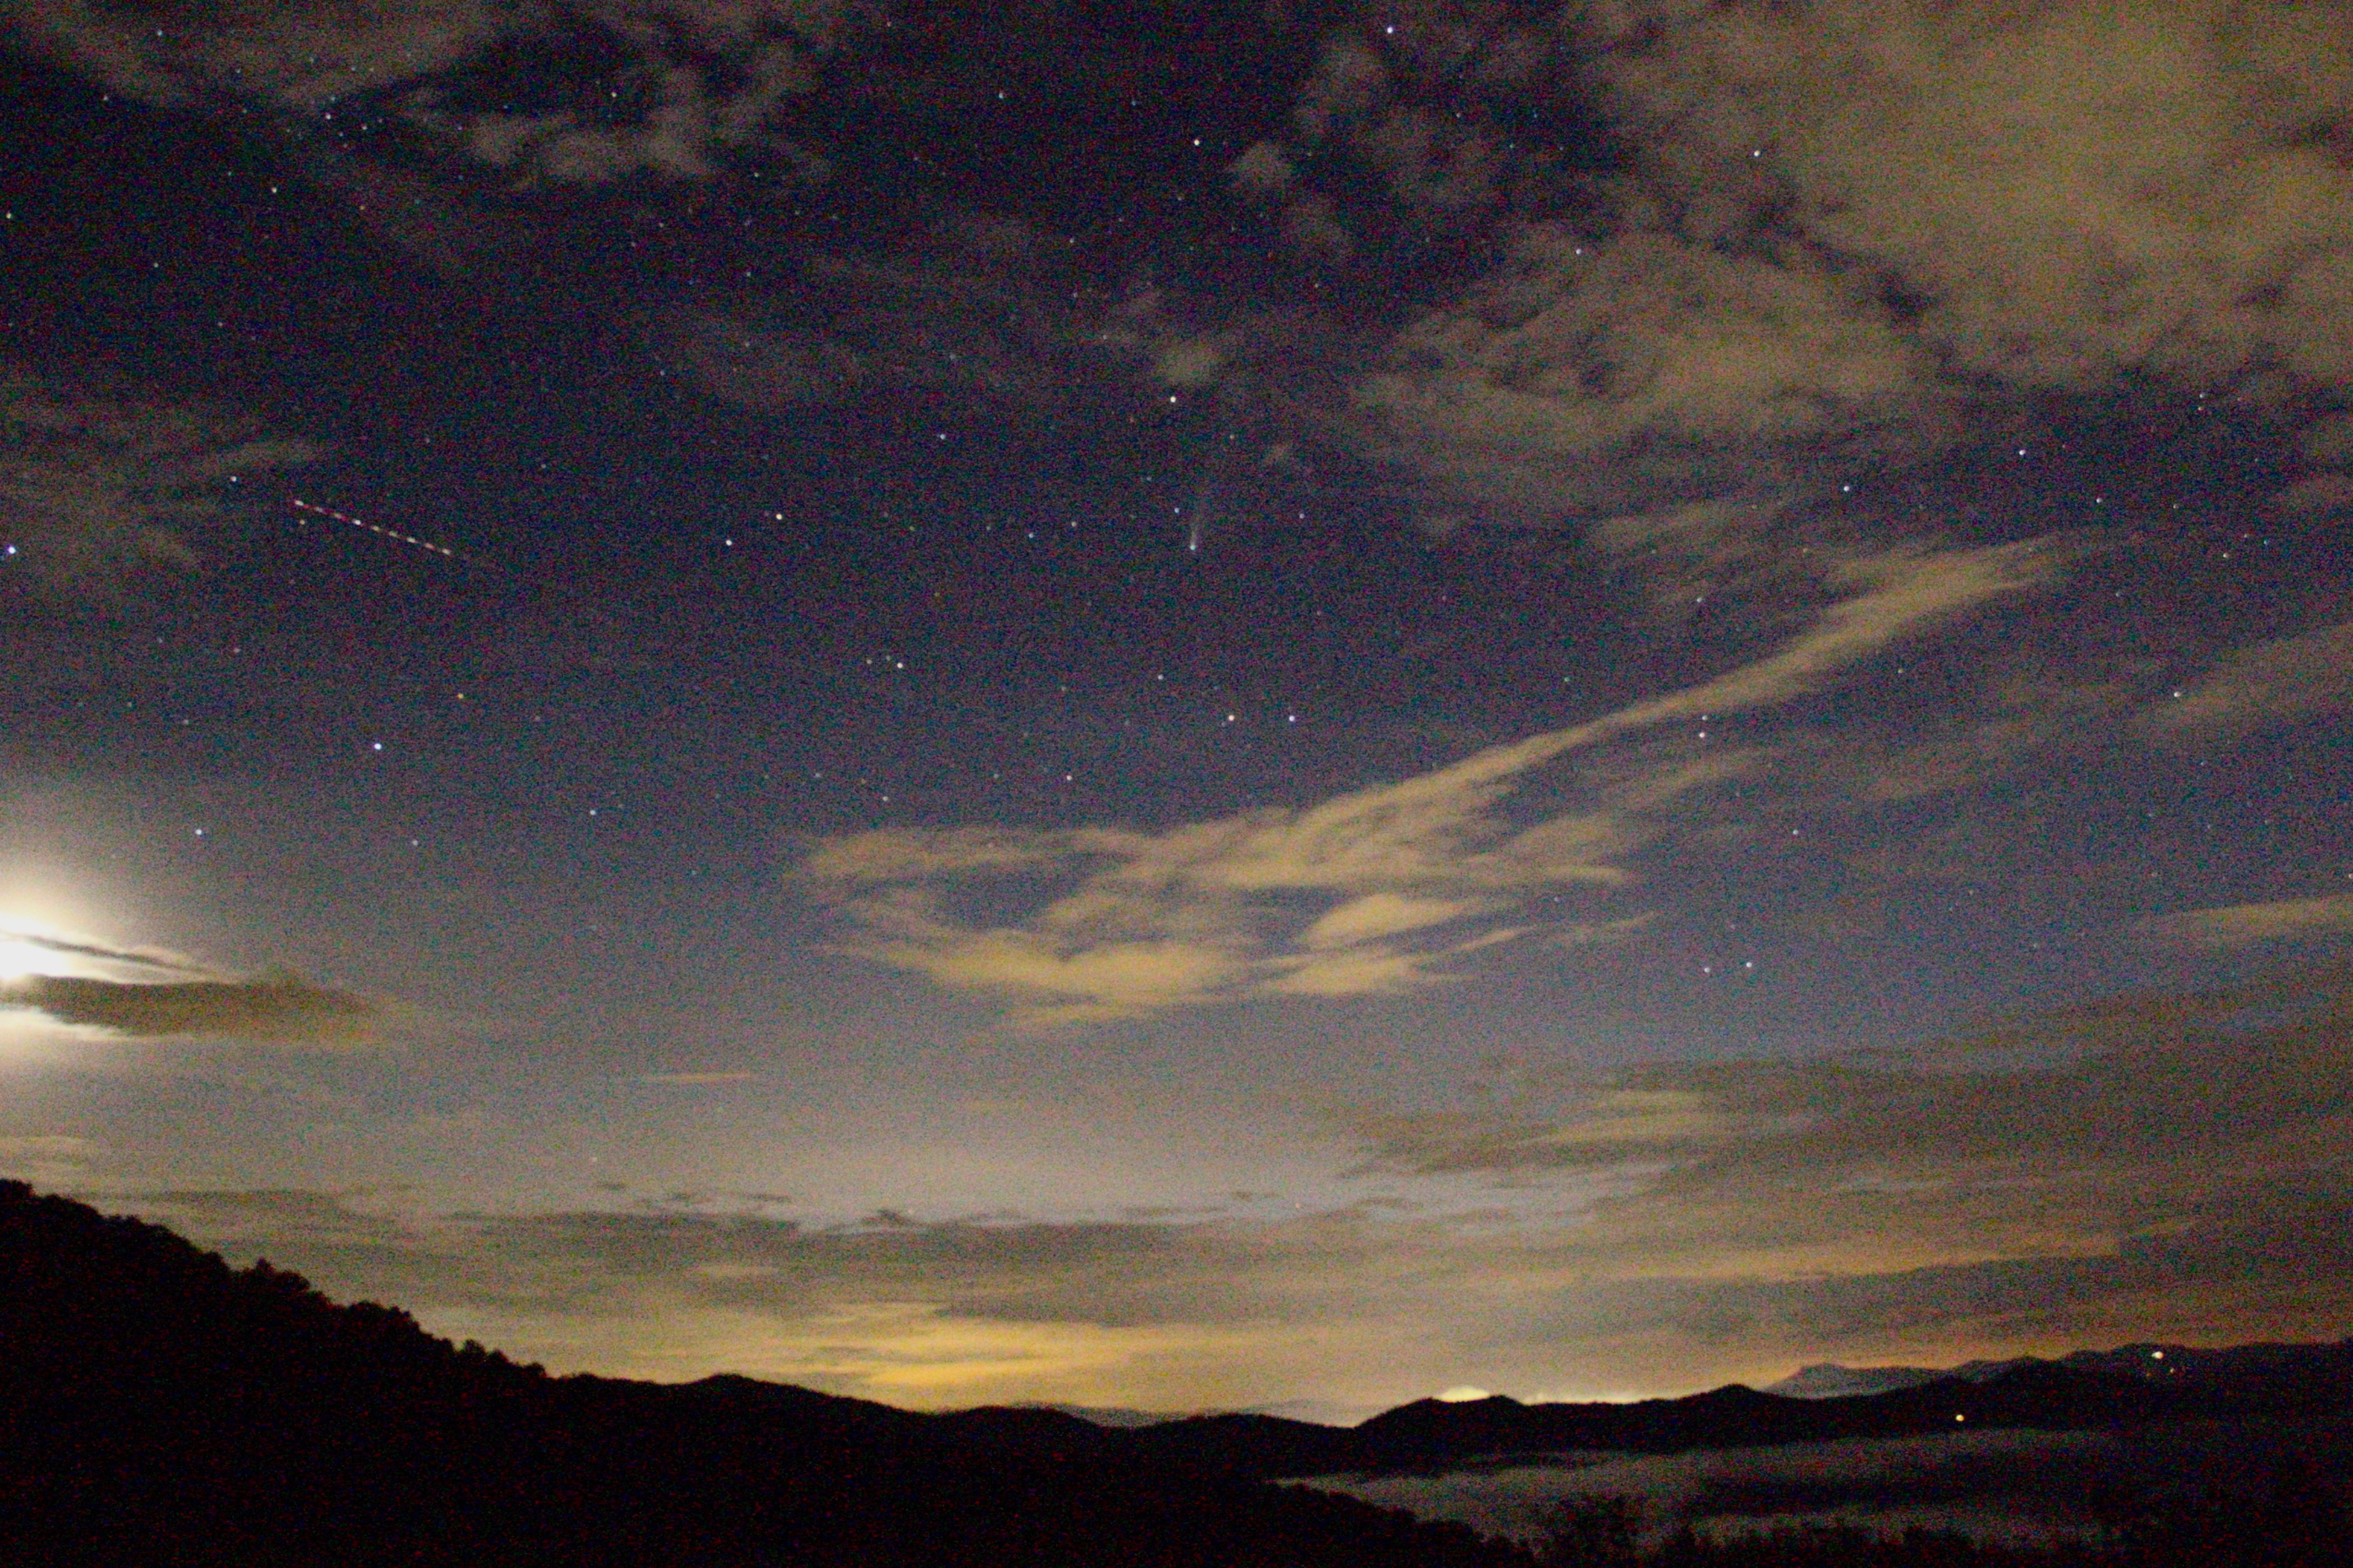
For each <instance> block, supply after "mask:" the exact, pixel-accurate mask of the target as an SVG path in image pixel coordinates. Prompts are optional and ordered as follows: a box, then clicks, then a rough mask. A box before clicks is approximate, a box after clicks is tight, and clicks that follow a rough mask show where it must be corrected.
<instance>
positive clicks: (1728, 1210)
mask: <svg viewBox="0 0 2353 1568" xmlns="http://www.w3.org/2000/svg"><path fill="white" fill-rule="evenodd" d="M2348 1019H2353V980H2348V976H2347V975H2346V974H2345V973H2341V972H2340V973H2326V974H2321V975H2318V976H2311V977H2305V978H2295V977H2290V978H2287V979H2283V980H2279V981H2274V982H2267V983H2263V984H2249V985H2246V986H2243V987H2241V988H2238V989H2235V990H2232V991H2226V992H2215V993H2211V994H2189V995H2184V994H2163V993H2156V994H2143V995H2128V996H2125V997H2121V998H2117V999H2115V1000H2113V1001H2110V1002H2108V1003H2105V1004H2103V1005H2097V1006H2088V1007H2083V1008H2075V1009H2062V1010H2058V1011H2054V1012H2051V1013H2046V1014H2042V1015H2039V1016H2029V1017H2025V1018H2020V1019H2015V1020H2010V1021H2004V1022H2000V1023H1996V1024H1993V1025H1990V1026H1987V1027H1985V1028H1984V1029H1982V1030H1980V1031H1978V1032H1976V1033H1974V1034H1971V1035H1967V1036H1963V1037H1958V1038H1957V1039H1955V1040H1951V1041H1948V1042H1945V1043H1943V1044H1941V1045H1938V1046H1935V1047H1924V1048H1922V1049H1920V1050H1917V1051H1912V1052H1871V1053H1861V1054H1856V1055H1852V1056H1845V1057H1832V1058H1815V1059H1808V1060H1787V1061H1781V1060H1757V1061H1746V1062H1742V1061H1732V1062H1718V1063H1709V1064H1656V1065H1651V1066H1647V1067H1643V1068H1636V1069H1633V1070H1631V1071H1629V1072H1626V1073H1624V1074H1621V1075H1618V1076H1616V1077H1615V1078H1614V1079H1609V1080H1605V1081H1603V1082H1601V1083H1599V1084H1587V1085H1582V1086H1564V1087H1563V1089H1562V1090H1561V1093H1562V1095H1563V1103H1561V1104H1559V1105H1558V1106H1557V1107H1556V1108H1554V1109H1551V1110H1549V1111H1547V1110H1545V1109H1544V1108H1541V1107H1539V1106H1537V1105H1535V1104H1525V1105H1521V1106H1517V1107H1514V1108H1510V1109H1508V1110H1495V1111H1493V1112H1484V1113H1481V1114H1476V1115H1451V1116H1432V1115H1428V1114H1414V1115H1404V1114H1397V1115H1383V1116H1373V1117H1368V1118H1366V1119H1365V1120H1363V1121H1361V1122H1360V1124H1359V1125H1360V1128H1361V1131H1362V1132H1363V1135H1364V1136H1365V1137H1366V1140H1367V1148H1368V1159H1369V1162H1370V1166H1371V1168H1373V1169H1377V1170H1389V1171H1406V1172H1417V1173H1426V1174H1431V1175H1440V1174H1460V1173H1466V1172H1473V1171H1489V1172H1493V1173H1497V1174H1499V1175H1508V1176H1511V1177H1513V1178H1514V1179H1518V1180H1525V1181H1543V1180H1546V1179H1549V1178H1550V1177H1551V1176H1553V1175H1555V1174H1564V1175H1567V1174H1576V1175H1583V1176H1590V1175H1594V1174H1604V1175H1610V1176H1613V1177H1614V1178H1615V1179H1616V1180H1617V1182H1618V1183H1619V1185H1618V1187H1617V1188H1616V1190H1615V1191H1613V1192H1610V1193H1608V1194H1605V1195H1603V1196H1602V1197H1600V1198H1599V1199H1598V1200H1597V1201H1596V1203H1595V1205H1594V1206H1593V1209H1592V1211H1591V1214H1590V1216H1589V1218H1588V1221H1587V1222H1586V1223H1585V1224H1584V1225H1583V1226H1580V1227H1579V1228H1578V1229H1577V1231H1576V1232H1575V1233H1572V1234H1569V1235H1565V1236H1564V1237H1561V1238H1560V1239H1559V1241H1558V1243H1557V1246H1556V1252H1555V1258H1556V1262H1557V1263H1558V1265H1559V1266H1560V1267H1561V1268H1564V1269H1574V1270H1576V1271H1577V1272H1579V1273H1581V1274H1583V1275H1584V1276H1585V1277H1586V1278H1588V1279H1618V1280H1620V1281H1626V1282H1630V1283H1628V1284H1627V1285H1626V1290H1630V1291H1632V1292H1633V1293H1634V1294H1635V1295H1637V1296H1643V1297H1644V1298H1645V1299H1648V1298H1649V1297H1651V1296H1656V1297H1657V1299H1658V1300H1659V1301H1660V1302H1662V1303H1663V1304H1662V1305H1661V1306H1660V1307H1659V1310H1660V1311H1661V1312H1662V1313H1664V1314H1665V1317H1666V1319H1668V1320H1676V1315H1677V1313H1678V1312H1679V1311H1680V1310H1681V1309H1679V1308H1676V1307H1675V1306H1674V1302H1675V1300H1679V1299H1681V1298H1683V1297H1684V1296H1691V1297H1693V1299H1694V1300H1696V1299H1698V1298H1699V1297H1704V1296H1707V1295H1709V1294H1710V1292H1713V1291H1717V1290H1719V1289H1720V1290H1722V1291H1725V1292H1729V1293H1730V1294H1731V1295H1733V1296H1735V1297H1738V1298H1740V1299H1741V1300H1747V1299H1749V1298H1750V1297H1751V1296H1754V1295H1755V1294H1756V1293H1757V1292H1759V1291H1764V1292H1767V1293H1768V1294H1773V1293H1775V1292H1778V1294H1773V1300H1776V1301H1778V1302H1780V1303H1781V1307H1780V1308H1778V1309H1777V1310H1787V1311H1797V1310H1800V1308H1803V1309H1804V1310H1821V1311H1829V1310H1831V1309H1830V1308H1829V1307H1828V1306H1827V1305H1824V1304H1825V1303H1829V1302H1831V1301H1833V1300H1837V1299H1839V1295H1838V1291H1837V1290H1833V1289H1831V1284H1830V1283H1829V1282H1831V1281H1837V1280H1841V1279H1843V1280H1850V1281H1853V1282H1854V1283H1852V1285H1851V1286H1850V1287H1841V1288H1840V1289H1847V1290H1849V1291H1850V1294H1851V1297H1852V1300H1856V1301H1862V1300H1864V1298H1865V1297H1866V1296H1868V1295H1869V1293H1870V1292H1872V1291H1878V1292H1881V1293H1883V1294H1885V1293H1888V1292H1894V1296H1896V1297H1903V1298H1905V1299H1906V1300H1909V1301H1910V1305H1909V1306H1908V1307H1906V1308H1905V1311H1907V1312H1916V1313H1919V1314H1924V1315H1926V1316H1929V1317H1935V1316H1937V1315H1940V1314H1941V1315H1942V1317H1943V1318H1944V1319H1946V1320H1947V1321H1951V1320H1956V1319H1961V1318H1967V1317H1968V1316H1969V1315H1970V1314H1971V1313H1973V1312H1977V1311H1978V1310H1981V1309H1982V1307H1983V1304H1984V1300H1985V1297H1984V1288H1985V1279H1984V1278H1983V1277H1982V1271H1984V1270H1988V1269H2008V1270H2010V1271H2012V1272H2013V1273H2016V1274H2018V1275H2019V1277H2020V1278H2021V1279H2029V1278H2031V1279H2046V1277H2049V1278H2060V1277H2063V1278H2064V1279H2068V1280H2071V1281H2073V1283H2072V1284H2071V1285H2070V1286H2069V1290H2070V1291H2071V1292H2073V1296H2074V1298H2075V1299H2076V1304H2078V1305H2081V1304H2083V1303H2084V1302H2086V1301H2091V1300H2094V1299H2105V1298H2112V1297H2114V1296H2116V1295H2117V1294H2119V1293H2121V1292H2122V1291H2123V1290H2124V1289H2126V1284H2127V1283H2129V1284H2130V1286H2131V1288H2132V1289H2152V1290H2155V1289H2161V1288H2163V1287H2165V1286H2167V1285H2168V1283H2169V1284H2172V1285H2177V1286H2179V1288H2180V1289H2183V1290H2185V1291H2192V1290H2197V1289H2204V1282H2207V1281H2211V1280H2212V1279H2215V1278H2216V1277H2217V1276H2216V1273H2215V1271H2216V1270H2217V1269H2224V1271H2225V1272H2226V1273H2234V1275H2235V1276H2236V1277H2242V1278H2241V1283H2242V1284H2248V1286H2249V1288H2250V1289H2253V1284H2252V1283H2251V1282H2253V1281H2256V1280H2258V1279H2260V1280H2261V1281H2263V1282H2264V1288H2265V1289H2268V1288H2269V1287H2270V1286H2271V1285H2274V1284H2277V1283H2278V1282H2279V1281H2281V1280H2284V1279H2287V1278H2288V1277H2289V1276H2291V1275H2293V1276H2295V1277H2296V1278H2298V1279H2305V1278H2307V1277H2310V1276H2312V1275H2313V1274H2314V1271H2315V1270H2317V1271H2318V1273H2319V1274H2320V1275H2322V1276H2326V1277H2327V1279H2329V1280H2330V1281H2332V1283H2331V1284H2330V1285H2329V1289H2333V1290H2336V1291H2337V1292H2338V1294H2339V1295H2340V1296H2341V1297H2344V1298H2346V1299H2348V1300H2353V1273H2344V1274H2343V1275H2342V1277H2341V1278H2340V1277H2339V1274H2338V1273H2337V1272H2334V1271H2335V1270H2336V1269H2337V1265H2336V1264H2334V1263H2330V1262H2328V1261H2327V1260H2326V1259H2325V1258H2322V1256H2321V1254H2320V1253H2319V1252H2317V1251H2316V1250H2314V1249H2313V1248H2311V1247H2303V1248H2301V1249H2299V1248H2298V1247H2284V1248H2283V1250H2282V1254H2281V1256H2280V1257H2279V1258H2277V1259H2276V1260H2274V1266H2273V1267H2270V1268H2263V1267H2258V1265H2257V1263H2256V1262H2255V1261H2253V1260H2257V1259H2259V1258H2260V1255H2261V1250H2262V1247H2261V1244H2260V1243H2259V1242H2258V1241H2255V1240H2251V1239H2250V1238H2255V1237H2262V1236H2266V1235H2271V1234H2274V1233H2285V1232H2287V1231H2290V1230H2293V1229H2295V1227H2296V1226H2300V1225H2302V1224H2304V1223H2306V1217H2305V1216H2306V1215H2319V1214H2321V1213H2323V1212H2324V1211H2327V1212H2334V1211H2335V1210H2337V1209H2353V1183H2348V1180H2347V1177H2346V1173H2345V1172H2344V1171H2343V1169H2342V1162H2341V1160H2340V1159H2339V1158H2338V1154H2339V1152H2340V1150H2341V1141H2342V1137H2343V1130H2344V1128H2345V1127H2346V1126H2347V1125H2348V1119H2353V1034H2348V1028H2347V1025H2348ZM2160 1258H2169V1259H2171V1261H2170V1262H2163V1261H2160ZM2225 1258H2228V1259H2231V1260H2232V1261H2230V1262H2229V1263H2228V1268H2227V1269H2225V1268H2224V1259H2225ZM1972 1270H1977V1271H1979V1272H1978V1274H1976V1275H1973V1274H1972V1273H1971V1272H1970V1271H1972ZM1873 1281H1876V1282H1877V1283H1872V1282H1873ZM1972 1281H1974V1283H1972ZM1711 1282H1712V1283H1711ZM1973 1290H1974V1291H1975V1292H1976V1294H1974V1295H1973V1294H1972V1293H1971V1292H1972V1291H1973ZM1809 1293H1811V1295H1810V1294H1809ZM1624 1294H1625V1293H1624V1292H1623V1291H1621V1292H1620V1297H1624ZM1627 1299H1630V1298H1627ZM1808 1300H1816V1305H1815V1306H1814V1307H1806V1306H1805V1303H1806V1302H1807V1301H1808ZM2034 1300H2035V1298H2034V1297H2033V1295H2032V1291H2031V1289H2030V1288H2029V1287H2027V1286H2025V1285H2021V1287H2020V1289H2019V1292H2018V1293H2017V1296H2016V1300H2015V1303H2014V1310H2016V1311H2018V1312H2019V1313H2021V1314H2022V1313H2024V1312H2026V1311H2027V1310H2028V1309H2029V1308H2030V1307H2031V1306H2032V1305H2033V1302H2034ZM1973 1302H1974V1303H1976V1304H1975V1305H1972V1303H1973ZM2062 1304H2063V1299H2062V1297H2059V1296H2052V1297H2049V1298H2047V1299H2046V1300H2045V1301H2044V1305H2046V1306H2047V1307H2049V1309H2050V1310H2052V1312H2054V1313H2055V1312H2057V1311H2058V1310H2059V1309H2060V1307H2061V1305H2062ZM2286 1304H2287V1303H2286V1302H2285V1300H2284V1297H2283V1298H2281V1299H2279V1300H2274V1302H2273V1306H2274V1309H2278V1308H2283V1307H2284V1306H2285V1305H2286ZM2087 1310H2088V1309H2087ZM1856 1311H1857V1312H1858V1314H1860V1315H1861V1316H1862V1317H1869V1316H1871V1315H1872V1314H1873V1312H1877V1313H1878V1314H1879V1316H1880V1317H1881V1318H1882V1319H1883V1320H1885V1319H1893V1318H1900V1317H1901V1316H1902V1315H1901V1314H1899V1313H1896V1312H1895V1310H1894V1299H1893V1298H1891V1299H1890V1300H1888V1301H1887V1302H1883V1304H1882V1307H1879V1308H1866V1307H1862V1306H1858V1307H1857V1308H1856ZM1677 1321H1680V1320H1677ZM1817 1326H1819V1327H1821V1328H1822V1329H1823V1330H1824V1331H1829V1330H1830V1328H1831V1327H1832V1326H1833V1325H1831V1324H1829V1323H1828V1322H1827V1321H1823V1322H1821V1323H1820V1324H1818V1325H1817ZM1839 1331H1840V1332H1841V1333H1848V1332H1853V1331H1856V1329H1855V1325H1853V1324H1849V1325H1846V1326H1845V1327H1843V1328H1841V1329H1840V1330H1839Z"/></svg>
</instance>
